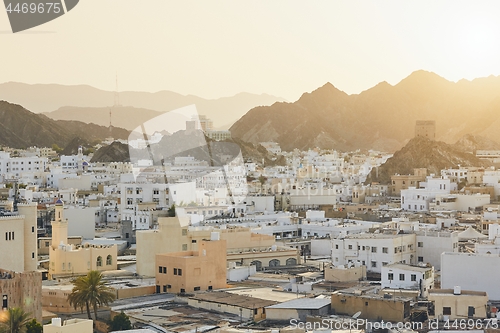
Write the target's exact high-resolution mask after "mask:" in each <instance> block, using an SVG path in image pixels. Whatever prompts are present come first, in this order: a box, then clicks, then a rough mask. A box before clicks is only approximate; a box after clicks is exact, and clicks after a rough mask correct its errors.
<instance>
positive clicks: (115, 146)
mask: <svg viewBox="0 0 500 333" xmlns="http://www.w3.org/2000/svg"><path fill="white" fill-rule="evenodd" d="M129 161H130V154H129V146H128V145H126V144H123V143H121V142H118V141H115V142H113V143H112V144H110V145H109V146H103V147H101V148H99V149H98V150H97V151H96V152H95V153H94V156H92V159H91V160H90V162H129Z"/></svg>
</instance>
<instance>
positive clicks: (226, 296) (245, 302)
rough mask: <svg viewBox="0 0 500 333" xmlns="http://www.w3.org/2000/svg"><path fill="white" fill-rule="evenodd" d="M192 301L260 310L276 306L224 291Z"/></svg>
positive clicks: (195, 298) (271, 302)
mask: <svg viewBox="0 0 500 333" xmlns="http://www.w3.org/2000/svg"><path fill="white" fill-rule="evenodd" d="M191 299H194V300H198V301H205V302H212V303H220V304H226V305H232V306H238V307H242V308H245V309H258V308H263V307H266V306H271V305H274V304H276V303H277V302H275V301H269V300H265V299H260V298H255V297H251V296H243V295H237V294H232V293H227V292H224V291H216V292H209V293H204V294H199V295H196V296H193V297H191Z"/></svg>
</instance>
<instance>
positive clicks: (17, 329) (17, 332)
mask: <svg viewBox="0 0 500 333" xmlns="http://www.w3.org/2000/svg"><path fill="white" fill-rule="evenodd" d="M30 319H31V318H30V314H29V313H26V312H24V310H23V309H22V308H9V309H8V310H7V311H6V313H5V316H3V317H2V319H1V320H0V322H1V323H2V326H3V327H2V328H3V331H4V332H8V333H21V332H24V331H25V329H26V324H27V323H28V322H29V321H30Z"/></svg>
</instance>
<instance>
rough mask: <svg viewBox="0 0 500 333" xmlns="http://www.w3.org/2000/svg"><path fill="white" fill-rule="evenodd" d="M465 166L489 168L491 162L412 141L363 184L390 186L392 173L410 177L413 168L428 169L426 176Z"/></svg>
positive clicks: (443, 146)
mask: <svg viewBox="0 0 500 333" xmlns="http://www.w3.org/2000/svg"><path fill="white" fill-rule="evenodd" d="M458 165H460V166H462V167H467V166H478V167H480V166H483V167H487V166H490V163H489V162H487V161H485V160H481V159H478V158H477V157H476V156H474V155H472V154H470V153H467V152H464V151H463V150H461V149H458V148H457V146H456V145H449V144H446V143H444V142H441V141H431V140H428V139H426V138H422V137H419V138H413V139H411V140H410V141H409V142H408V144H406V146H404V147H403V148H402V149H401V150H399V151H397V152H395V153H394V155H393V156H392V157H391V158H389V159H388V160H387V161H386V162H385V163H384V164H382V165H381V166H380V167H378V168H374V169H373V170H372V171H371V173H370V175H369V176H368V178H367V180H366V182H365V183H366V184H370V183H372V182H379V183H381V184H389V183H390V181H391V176H392V175H394V174H400V175H407V174H413V169H415V168H427V174H436V175H439V174H440V172H441V170H442V169H446V168H457V167H458Z"/></svg>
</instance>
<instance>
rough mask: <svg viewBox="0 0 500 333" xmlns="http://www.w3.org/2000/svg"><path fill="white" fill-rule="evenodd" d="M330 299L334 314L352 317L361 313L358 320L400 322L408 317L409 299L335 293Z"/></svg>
mask: <svg viewBox="0 0 500 333" xmlns="http://www.w3.org/2000/svg"><path fill="white" fill-rule="evenodd" d="M331 299H332V312H334V313H335V314H344V315H348V316H353V315H354V314H355V313H357V312H359V311H361V315H360V316H359V318H362V319H370V320H377V321H381V320H383V321H386V322H387V321H391V322H402V321H404V319H405V318H407V317H408V316H409V315H410V301H411V299H410V298H404V297H392V298H389V299H388V298H385V297H383V296H379V295H375V294H370V295H362V294H361V295H356V294H347V293H339V292H335V293H333V294H332V297H331Z"/></svg>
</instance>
